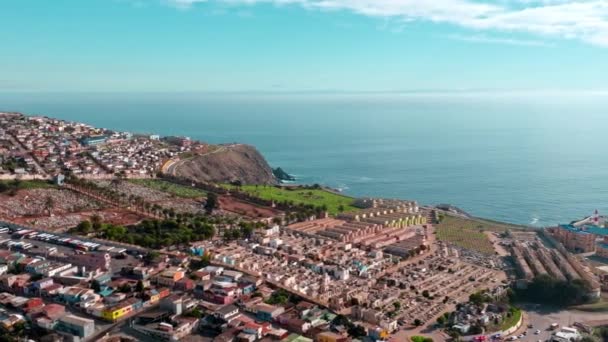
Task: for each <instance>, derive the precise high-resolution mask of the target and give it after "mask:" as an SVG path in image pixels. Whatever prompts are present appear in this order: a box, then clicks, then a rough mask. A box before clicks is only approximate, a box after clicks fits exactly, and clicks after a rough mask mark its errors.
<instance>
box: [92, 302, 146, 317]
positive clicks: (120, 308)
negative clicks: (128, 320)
mask: <svg viewBox="0 0 608 342" xmlns="http://www.w3.org/2000/svg"><path fill="white" fill-rule="evenodd" d="M142 306H143V302H142V301H141V300H140V299H137V298H129V299H127V300H124V301H122V302H120V303H118V304H117V305H115V306H112V307H109V308H106V309H105V310H104V311H103V312H102V313H101V316H102V318H104V319H106V320H108V321H112V322H115V321H117V320H118V319H120V318H122V317H124V316H126V315H128V314H130V313H131V312H133V311H135V310H138V309H140V308H141V307H142Z"/></svg>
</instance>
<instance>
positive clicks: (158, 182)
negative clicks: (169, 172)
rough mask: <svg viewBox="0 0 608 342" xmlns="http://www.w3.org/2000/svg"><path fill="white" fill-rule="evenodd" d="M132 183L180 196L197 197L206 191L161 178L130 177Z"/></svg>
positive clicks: (203, 194) (204, 194) (202, 195)
mask: <svg viewBox="0 0 608 342" xmlns="http://www.w3.org/2000/svg"><path fill="white" fill-rule="evenodd" d="M129 181H130V182H132V183H135V184H138V185H142V186H145V187H148V188H150V189H154V190H158V191H162V192H166V193H169V194H171V195H174V196H177V197H182V198H199V197H204V196H206V195H207V193H206V192H204V191H203V190H200V189H195V188H192V187H188V186H184V185H179V184H174V183H171V182H167V181H164V180H162V179H130V180H129Z"/></svg>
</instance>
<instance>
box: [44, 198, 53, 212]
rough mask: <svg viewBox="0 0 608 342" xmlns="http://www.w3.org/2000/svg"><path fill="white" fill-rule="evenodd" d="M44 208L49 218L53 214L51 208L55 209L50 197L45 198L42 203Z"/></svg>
mask: <svg viewBox="0 0 608 342" xmlns="http://www.w3.org/2000/svg"><path fill="white" fill-rule="evenodd" d="M44 208H45V209H46V211H47V212H48V213H49V216H51V215H52V214H53V208H55V200H54V199H53V197H51V196H47V197H46V200H45V201H44Z"/></svg>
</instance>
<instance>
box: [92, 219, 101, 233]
mask: <svg viewBox="0 0 608 342" xmlns="http://www.w3.org/2000/svg"><path fill="white" fill-rule="evenodd" d="M101 226H102V224H101V216H99V215H93V216H91V227H92V228H93V230H94V231H99V230H101Z"/></svg>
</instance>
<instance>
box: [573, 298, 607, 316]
mask: <svg viewBox="0 0 608 342" xmlns="http://www.w3.org/2000/svg"><path fill="white" fill-rule="evenodd" d="M572 309H576V310H580V311H585V312H606V313H608V299H607V298H604V297H602V298H601V299H600V300H599V301H598V302H596V303H590V304H583V305H577V306H573V307H572Z"/></svg>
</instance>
